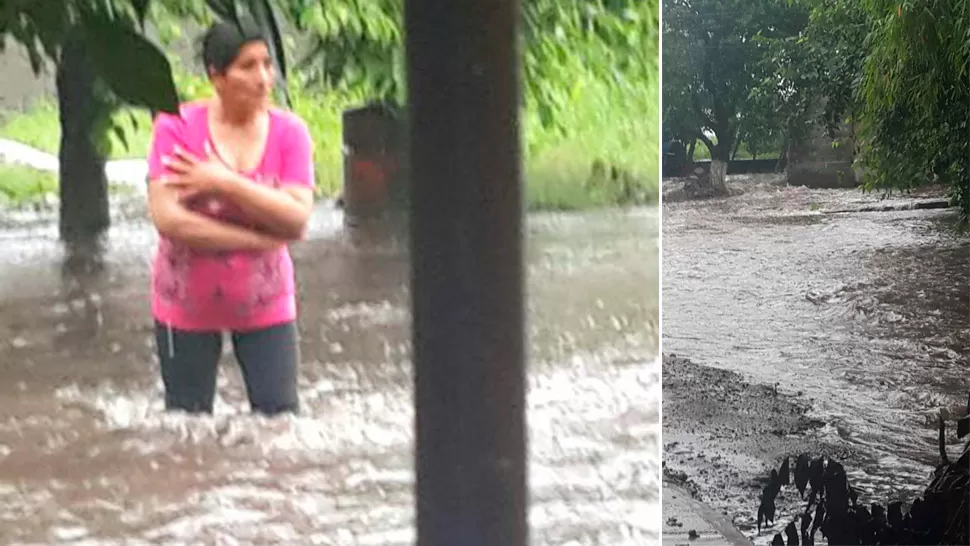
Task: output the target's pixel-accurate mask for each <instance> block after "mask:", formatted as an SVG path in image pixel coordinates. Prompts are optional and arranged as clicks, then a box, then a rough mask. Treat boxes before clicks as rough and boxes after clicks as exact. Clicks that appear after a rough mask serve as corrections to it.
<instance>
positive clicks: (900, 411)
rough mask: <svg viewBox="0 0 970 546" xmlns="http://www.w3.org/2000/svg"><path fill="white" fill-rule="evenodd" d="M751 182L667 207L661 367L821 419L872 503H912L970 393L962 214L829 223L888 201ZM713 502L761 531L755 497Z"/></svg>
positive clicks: (969, 272) (967, 265) (759, 466)
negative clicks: (778, 397) (694, 367)
mask: <svg viewBox="0 0 970 546" xmlns="http://www.w3.org/2000/svg"><path fill="white" fill-rule="evenodd" d="M755 182H757V181H754V182H753V181H751V180H746V181H741V182H739V183H738V187H739V188H746V189H747V192H746V193H745V194H743V195H740V196H735V197H731V198H727V199H718V200H710V201H704V202H693V203H677V204H671V205H668V206H665V207H664V209H663V268H662V271H663V286H662V294H663V312H664V314H663V350H664V353H675V354H677V355H679V356H684V357H689V358H690V359H691V360H693V361H695V362H697V363H700V364H703V365H708V366H714V367H717V368H721V369H725V370H731V371H734V372H737V373H739V374H741V376H742V377H743V378H745V379H746V380H747V381H750V382H751V383H753V384H758V385H769V386H774V385H777V388H778V389H781V390H782V391H783V392H785V393H788V395H789V396H790V397H791V399H792V400H798V401H799V402H800V403H802V402H804V403H808V404H810V410H809V413H808V416H809V417H810V418H812V419H817V420H818V421H819V422H820V423H824V425H823V426H822V427H821V428H820V429H818V430H814V431H813V432H812V435H813V438H814V440H813V441H818V442H819V443H826V444H828V445H837V446H842V447H844V448H845V450H846V453H852V454H853V455H852V458H851V462H849V463H847V471H848V472H849V477H850V481H851V482H852V483H853V484H854V485H855V486H857V487H858V488H859V489H860V490H861V491H862V492H863V499H862V500H865V501H866V502H871V501H876V502H886V501H888V500H892V499H896V498H899V499H902V500H907V499H912V497H913V495H915V494H917V493H918V492H921V491H922V490H923V489H924V488H925V487H926V486H927V485H928V484H929V474H930V472H931V471H932V469H933V466H934V465H936V464H938V462H939V455H938V449H937V431H936V428H935V426H936V418H937V415H938V410H939V408H941V407H947V408H950V407H954V406H962V407H964V408H965V407H966V403H967V395H968V392H970V375H968V373H967V371H968V365H970V241H968V239H967V238H966V237H965V236H961V235H959V234H957V233H956V232H955V231H954V230H952V229H951V228H952V226H953V223H954V220H955V218H954V213H953V212H952V211H905V212H878V213H856V214H833V215H830V214H824V212H823V211H825V210H833V209H841V208H852V207H855V206H861V205H865V204H871V203H873V202H875V201H878V199H879V196H878V195H864V194H861V193H860V192H858V191H853V190H809V189H806V188H796V187H782V186H778V185H776V184H775V183H765V184H757V183H755ZM891 199H894V198H891ZM665 395H667V393H665ZM765 419H768V420H770V419H771V416H765ZM951 427H952V424H951ZM948 441H949V448H950V449H951V450H954V451H955V450H956V449H957V446H958V445H959V442H958V441H957V440H956V438H955V433H954V432H952V428H951V432H950V433H949V434H948ZM738 443H739V444H740V445H743V438H740V437H739V442H738ZM702 444H703V442H702V441H700V443H699V444H698V445H702ZM741 451H743V448H742V449H741ZM756 451H758V450H757V448H756V447H753V446H752V447H751V449H750V450H749V452H750V453H754V452H756ZM777 455H778V457H781V456H782V455H784V454H783V453H778V454H777ZM738 457H739V458H738V460H741V461H745V458H744V454H743V453H740V454H739V455H738ZM774 462H780V458H779V459H778V460H777V461H774ZM746 464H748V465H749V466H746V467H745V468H744V470H745V471H750V473H751V474H752V475H750V476H749V477H750V478H751V480H752V481H754V480H756V479H757V478H763V477H765V476H767V469H766V468H765V467H764V466H763V461H746ZM755 472H757V474H755ZM696 478H697V483H699V484H701V486H702V488H703V484H704V483H705V478H704V477H703V476H697V477H696ZM707 483H708V484H710V483H714V482H713V481H710V480H707ZM704 493H705V494H706V496H707V497H708V498H711V499H716V502H715V504H716V505H717V507H718V508H719V509H722V510H724V511H726V512H728V513H729V514H730V515H731V516H732V517H734V519H735V521H736V522H738V521H741V520H745V521H747V522H749V523H751V524H752V526H753V523H754V516H755V513H756V508H757V505H756V504H754V502H752V503H751V504H750V505H748V504H744V505H739V504H738V502H739V500H738V499H744V501H745V502H747V501H748V500H749V499H748V497H749V496H750V495H748V494H747V492H746V493H745V494H744V495H741V494H740V491H739V490H732V491H713V490H708V491H705V492H704ZM785 521H787V519H786V520H785ZM783 526H784V523H782V527H783ZM763 538H764V540H765V541H767V540H770V538H771V534H768V535H765V536H764V537H763ZM766 543H767V542H766Z"/></svg>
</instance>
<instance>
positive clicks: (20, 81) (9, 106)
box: [0, 38, 54, 122]
mask: <svg viewBox="0 0 970 546" xmlns="http://www.w3.org/2000/svg"><path fill="white" fill-rule="evenodd" d="M5 46H6V47H5V49H4V51H3V53H0V74H2V77H0V122H2V121H3V119H4V116H5V115H8V113H10V112H20V111H23V110H25V109H27V108H29V107H30V105H31V104H33V102H34V101H36V100H38V99H45V98H50V97H52V96H53V94H54V67H53V66H51V65H47V66H46V67H45V72H44V73H43V74H41V75H40V76H35V75H34V71H33V69H32V68H31V67H30V59H28V57H27V50H26V49H24V48H23V47H22V46H21V45H20V44H18V43H16V42H14V41H13V40H11V39H9V38H7V40H6V44H5Z"/></svg>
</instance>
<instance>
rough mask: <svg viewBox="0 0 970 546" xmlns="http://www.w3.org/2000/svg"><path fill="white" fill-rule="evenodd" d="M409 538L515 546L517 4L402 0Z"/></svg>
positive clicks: (520, 478) (518, 429) (519, 402)
mask: <svg viewBox="0 0 970 546" xmlns="http://www.w3.org/2000/svg"><path fill="white" fill-rule="evenodd" d="M405 6H406V7H405V24H406V33H407V39H406V44H407V63H408V101H409V116H408V122H409V131H410V134H409V145H410V180H411V191H412V193H411V202H410V212H411V214H410V220H409V221H410V226H411V264H412V265H411V271H412V278H411V297H412V310H413V328H414V330H413V352H414V363H415V406H416V431H417V432H416V438H417V452H416V459H417V461H416V466H417V491H416V493H417V527H418V545H419V546H498V545H501V546H524V545H525V544H526V543H527V541H528V525H527V519H526V508H527V494H526V462H525V444H526V441H525V427H524V410H525V377H524V343H523V338H524V324H523V317H524V311H523V271H522V234H521V222H522V190H521V172H520V150H519V148H520V145H519V126H518V108H519V79H518V55H517V46H516V38H517V33H516V30H517V22H518V18H519V16H520V13H519V1H518V0H461V1H445V2H441V1H437V0H406V2H405Z"/></svg>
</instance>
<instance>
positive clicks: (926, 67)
mask: <svg viewBox="0 0 970 546" xmlns="http://www.w3.org/2000/svg"><path fill="white" fill-rule="evenodd" d="M862 4H863V6H864V8H865V10H866V13H867V14H868V16H869V18H870V21H871V27H870V30H869V35H868V39H867V41H866V57H865V61H864V63H863V68H862V74H861V83H860V86H859V89H858V91H859V98H860V100H861V101H862V103H863V104H864V106H863V110H862V120H861V121H862V127H863V131H862V137H863V165H864V166H865V167H866V168H867V170H868V175H867V178H866V182H865V184H866V187H867V188H868V189H874V188H879V189H909V188H913V187H916V186H919V185H922V184H926V183H933V182H939V183H943V184H945V185H946V186H947V187H949V189H950V195H951V196H952V199H953V203H954V204H955V205H957V206H959V207H960V210H961V212H962V216H963V220H964V222H966V221H967V220H968V219H970V4H968V3H967V2H938V1H933V0H908V1H905V2H902V3H899V2H889V1H887V0H865V1H863V2H862Z"/></svg>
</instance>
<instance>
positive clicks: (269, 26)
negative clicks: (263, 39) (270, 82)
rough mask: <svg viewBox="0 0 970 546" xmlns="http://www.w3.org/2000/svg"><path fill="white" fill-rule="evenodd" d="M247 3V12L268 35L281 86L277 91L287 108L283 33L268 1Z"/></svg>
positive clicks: (251, 0)
mask: <svg viewBox="0 0 970 546" xmlns="http://www.w3.org/2000/svg"><path fill="white" fill-rule="evenodd" d="M248 2H249V6H248V7H249V12H250V13H252V14H253V16H254V18H255V19H256V22H257V23H258V24H259V26H260V27H262V28H263V30H265V31H266V32H267V33H268V34H269V37H270V42H271V46H272V47H271V48H270V53H271V54H272V56H273V62H274V64H275V65H276V70H277V72H278V75H279V78H280V83H281V85H278V86H277V90H278V92H279V93H280V96H281V98H282V100H283V102H284V103H285V104H286V105H287V106H289V105H290V104H291V101H290V95H289V92H288V91H287V88H286V77H287V70H286V50H285V48H284V46H283V33H282V32H281V30H280V25H279V21H278V19H277V16H276V10H275V9H273V5H272V4H271V3H270V0H248Z"/></svg>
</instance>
